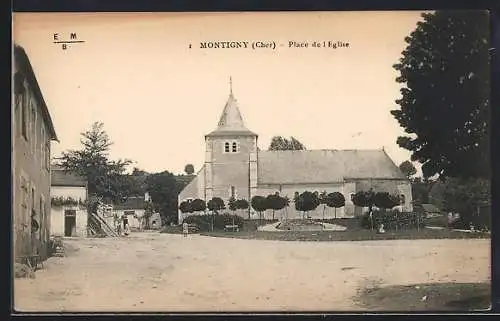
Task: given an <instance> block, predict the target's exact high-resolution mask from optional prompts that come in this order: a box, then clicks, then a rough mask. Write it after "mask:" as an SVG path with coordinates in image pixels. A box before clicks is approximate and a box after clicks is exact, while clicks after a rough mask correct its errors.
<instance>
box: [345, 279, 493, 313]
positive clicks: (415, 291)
mask: <svg viewBox="0 0 500 321" xmlns="http://www.w3.org/2000/svg"><path fill="white" fill-rule="evenodd" d="M355 301H357V303H358V304H359V305H360V306H362V307H363V308H365V309H368V310H377V311H454V312H458V311H464V312H467V311H478V310H487V309H489V308H490V305H491V285H490V284H489V283H430V284H414V285H408V286H401V285H398V286H387V287H370V288H363V289H361V290H360V292H359V293H358V296H357V297H356V300H355Z"/></svg>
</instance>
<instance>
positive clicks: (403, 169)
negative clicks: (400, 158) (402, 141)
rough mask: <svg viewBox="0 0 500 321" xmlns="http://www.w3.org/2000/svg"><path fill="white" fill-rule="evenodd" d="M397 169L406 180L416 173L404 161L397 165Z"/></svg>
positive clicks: (408, 162) (413, 168) (413, 167)
mask: <svg viewBox="0 0 500 321" xmlns="http://www.w3.org/2000/svg"><path fill="white" fill-rule="evenodd" d="M399 169H400V170H401V172H402V173H403V174H404V175H405V176H406V177H407V178H410V177H412V176H413V175H415V174H416V173H417V169H416V168H415V166H414V165H413V163H412V162H410V161H404V162H402V163H401V164H399Z"/></svg>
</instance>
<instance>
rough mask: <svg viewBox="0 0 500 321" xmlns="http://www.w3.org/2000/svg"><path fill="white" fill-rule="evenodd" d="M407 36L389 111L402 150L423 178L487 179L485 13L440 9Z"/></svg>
mask: <svg viewBox="0 0 500 321" xmlns="http://www.w3.org/2000/svg"><path fill="white" fill-rule="evenodd" d="M422 16H423V19H424V21H422V22H419V23H418V24H417V28H416V30H415V31H413V32H412V33H411V35H410V36H409V37H406V38H405V41H406V42H407V43H408V46H407V47H406V49H405V50H404V51H403V52H402V55H403V57H402V58H401V59H400V62H399V63H397V64H395V65H394V68H395V69H396V70H397V71H399V73H400V76H399V77H398V78H397V79H396V80H397V82H399V83H401V84H403V86H404V87H403V88H402V89H401V94H402V98H401V99H398V100H397V101H396V103H397V104H398V105H399V106H400V108H401V109H398V110H393V111H391V113H392V115H393V116H394V117H395V118H396V120H397V121H398V122H399V124H400V125H401V127H403V128H404V130H405V132H406V133H408V134H410V135H408V136H401V137H398V139H397V143H398V145H399V146H400V147H402V148H405V149H407V150H409V151H411V152H412V155H411V160H412V161H418V162H420V163H422V171H423V174H424V177H432V176H434V175H436V174H437V175H439V176H440V177H464V178H468V177H479V178H489V177H490V150H489V145H490V143H489V137H490V135H489V132H490V75H489V70H490V68H489V19H488V12H487V11H451V10H450V11H438V12H436V13H425V14H423V15H422Z"/></svg>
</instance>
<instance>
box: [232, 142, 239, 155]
mask: <svg viewBox="0 0 500 321" xmlns="http://www.w3.org/2000/svg"><path fill="white" fill-rule="evenodd" d="M232 147H233V148H232V150H231V151H232V152H233V153H236V152H237V151H238V144H237V143H236V142H233V146H232Z"/></svg>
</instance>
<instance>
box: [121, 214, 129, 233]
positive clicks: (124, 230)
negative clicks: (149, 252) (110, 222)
mask: <svg viewBox="0 0 500 321" xmlns="http://www.w3.org/2000/svg"><path fill="white" fill-rule="evenodd" d="M122 220H123V233H124V234H125V235H128V216H127V215H125V214H123V216H122Z"/></svg>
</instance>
